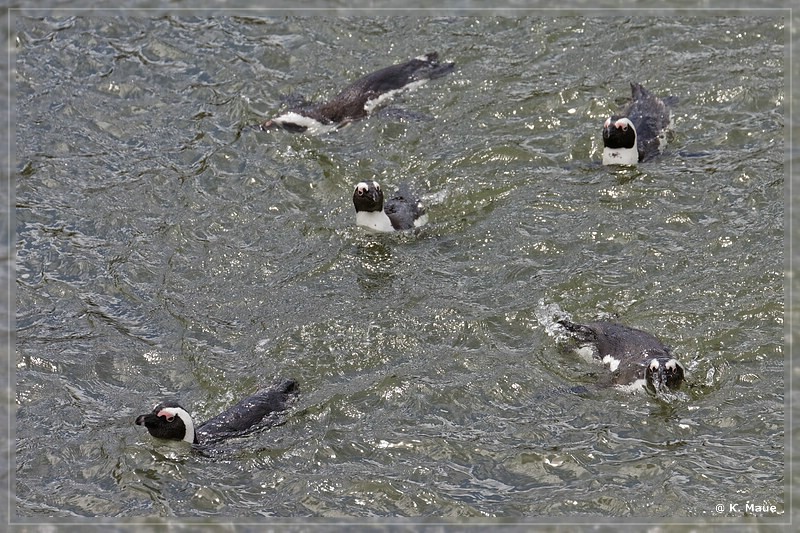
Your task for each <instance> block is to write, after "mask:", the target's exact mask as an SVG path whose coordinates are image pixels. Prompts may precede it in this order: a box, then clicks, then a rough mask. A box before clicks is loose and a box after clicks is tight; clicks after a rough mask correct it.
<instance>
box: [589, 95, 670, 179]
mask: <svg viewBox="0 0 800 533" xmlns="http://www.w3.org/2000/svg"><path fill="white" fill-rule="evenodd" d="M631 95H632V96H631V101H630V103H629V104H628V106H627V107H626V108H625V110H624V111H623V112H622V113H621V114H620V115H612V116H611V117H609V118H608V119H606V121H605V124H603V164H604V165H636V164H637V163H639V162H642V161H647V160H649V159H651V158H653V157H654V156H656V155H658V154H660V153H661V152H662V151H663V150H664V148H665V147H666V145H667V131H668V130H669V127H670V117H669V115H670V113H669V109H668V108H667V105H666V104H665V103H664V100H662V99H660V98H658V97H656V96H654V95H653V94H652V93H651V92H650V91H648V90H647V89H645V88H644V87H643V86H642V85H641V84H639V83H633V82H632V83H631Z"/></svg>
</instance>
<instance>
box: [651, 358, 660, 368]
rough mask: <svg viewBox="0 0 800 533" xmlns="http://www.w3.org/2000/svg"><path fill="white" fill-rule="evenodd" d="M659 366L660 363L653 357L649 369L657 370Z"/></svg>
mask: <svg viewBox="0 0 800 533" xmlns="http://www.w3.org/2000/svg"><path fill="white" fill-rule="evenodd" d="M660 366H661V363H660V362H659V361H658V359H653V360H652V361H650V370H658V368H659V367H660Z"/></svg>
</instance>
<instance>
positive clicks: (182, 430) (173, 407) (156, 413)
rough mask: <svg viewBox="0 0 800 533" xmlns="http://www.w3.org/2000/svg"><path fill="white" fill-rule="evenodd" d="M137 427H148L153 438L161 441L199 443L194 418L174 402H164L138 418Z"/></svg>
mask: <svg viewBox="0 0 800 533" xmlns="http://www.w3.org/2000/svg"><path fill="white" fill-rule="evenodd" d="M136 425H137V426H144V427H146V428H147V431H149V432H150V434H151V435H152V436H154V437H156V438H159V439H172V440H184V441H186V442H188V443H191V444H194V443H196V442H197V437H196V435H195V431H194V422H193V421H192V417H191V416H190V415H189V412H188V411H186V409H184V408H183V407H181V406H180V405H179V404H178V403H177V402H174V401H165V402H162V403H160V404H158V405H156V406H155V407H154V408H153V411H152V412H151V413H147V414H144V415H139V416H137V417H136Z"/></svg>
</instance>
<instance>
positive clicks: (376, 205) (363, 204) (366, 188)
mask: <svg viewBox="0 0 800 533" xmlns="http://www.w3.org/2000/svg"><path fill="white" fill-rule="evenodd" d="M353 205H354V206H355V208H356V213H358V212H361V211H366V212H370V213H372V212H380V211H383V191H382V190H381V186H380V185H378V182H376V181H362V182H360V183H358V185H356V189H355V190H354V191H353Z"/></svg>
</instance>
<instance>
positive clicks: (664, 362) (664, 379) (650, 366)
mask: <svg viewBox="0 0 800 533" xmlns="http://www.w3.org/2000/svg"><path fill="white" fill-rule="evenodd" d="M646 365H647V366H646V368H645V386H646V387H647V389H648V390H649V391H651V392H655V393H659V392H666V391H674V390H676V389H678V388H679V387H680V386H681V383H683V379H684V377H685V376H684V374H685V372H684V369H683V365H681V363H680V361H678V360H677V359H675V358H674V357H657V358H654V359H651V360H650V361H649V362H647V363H646Z"/></svg>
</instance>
